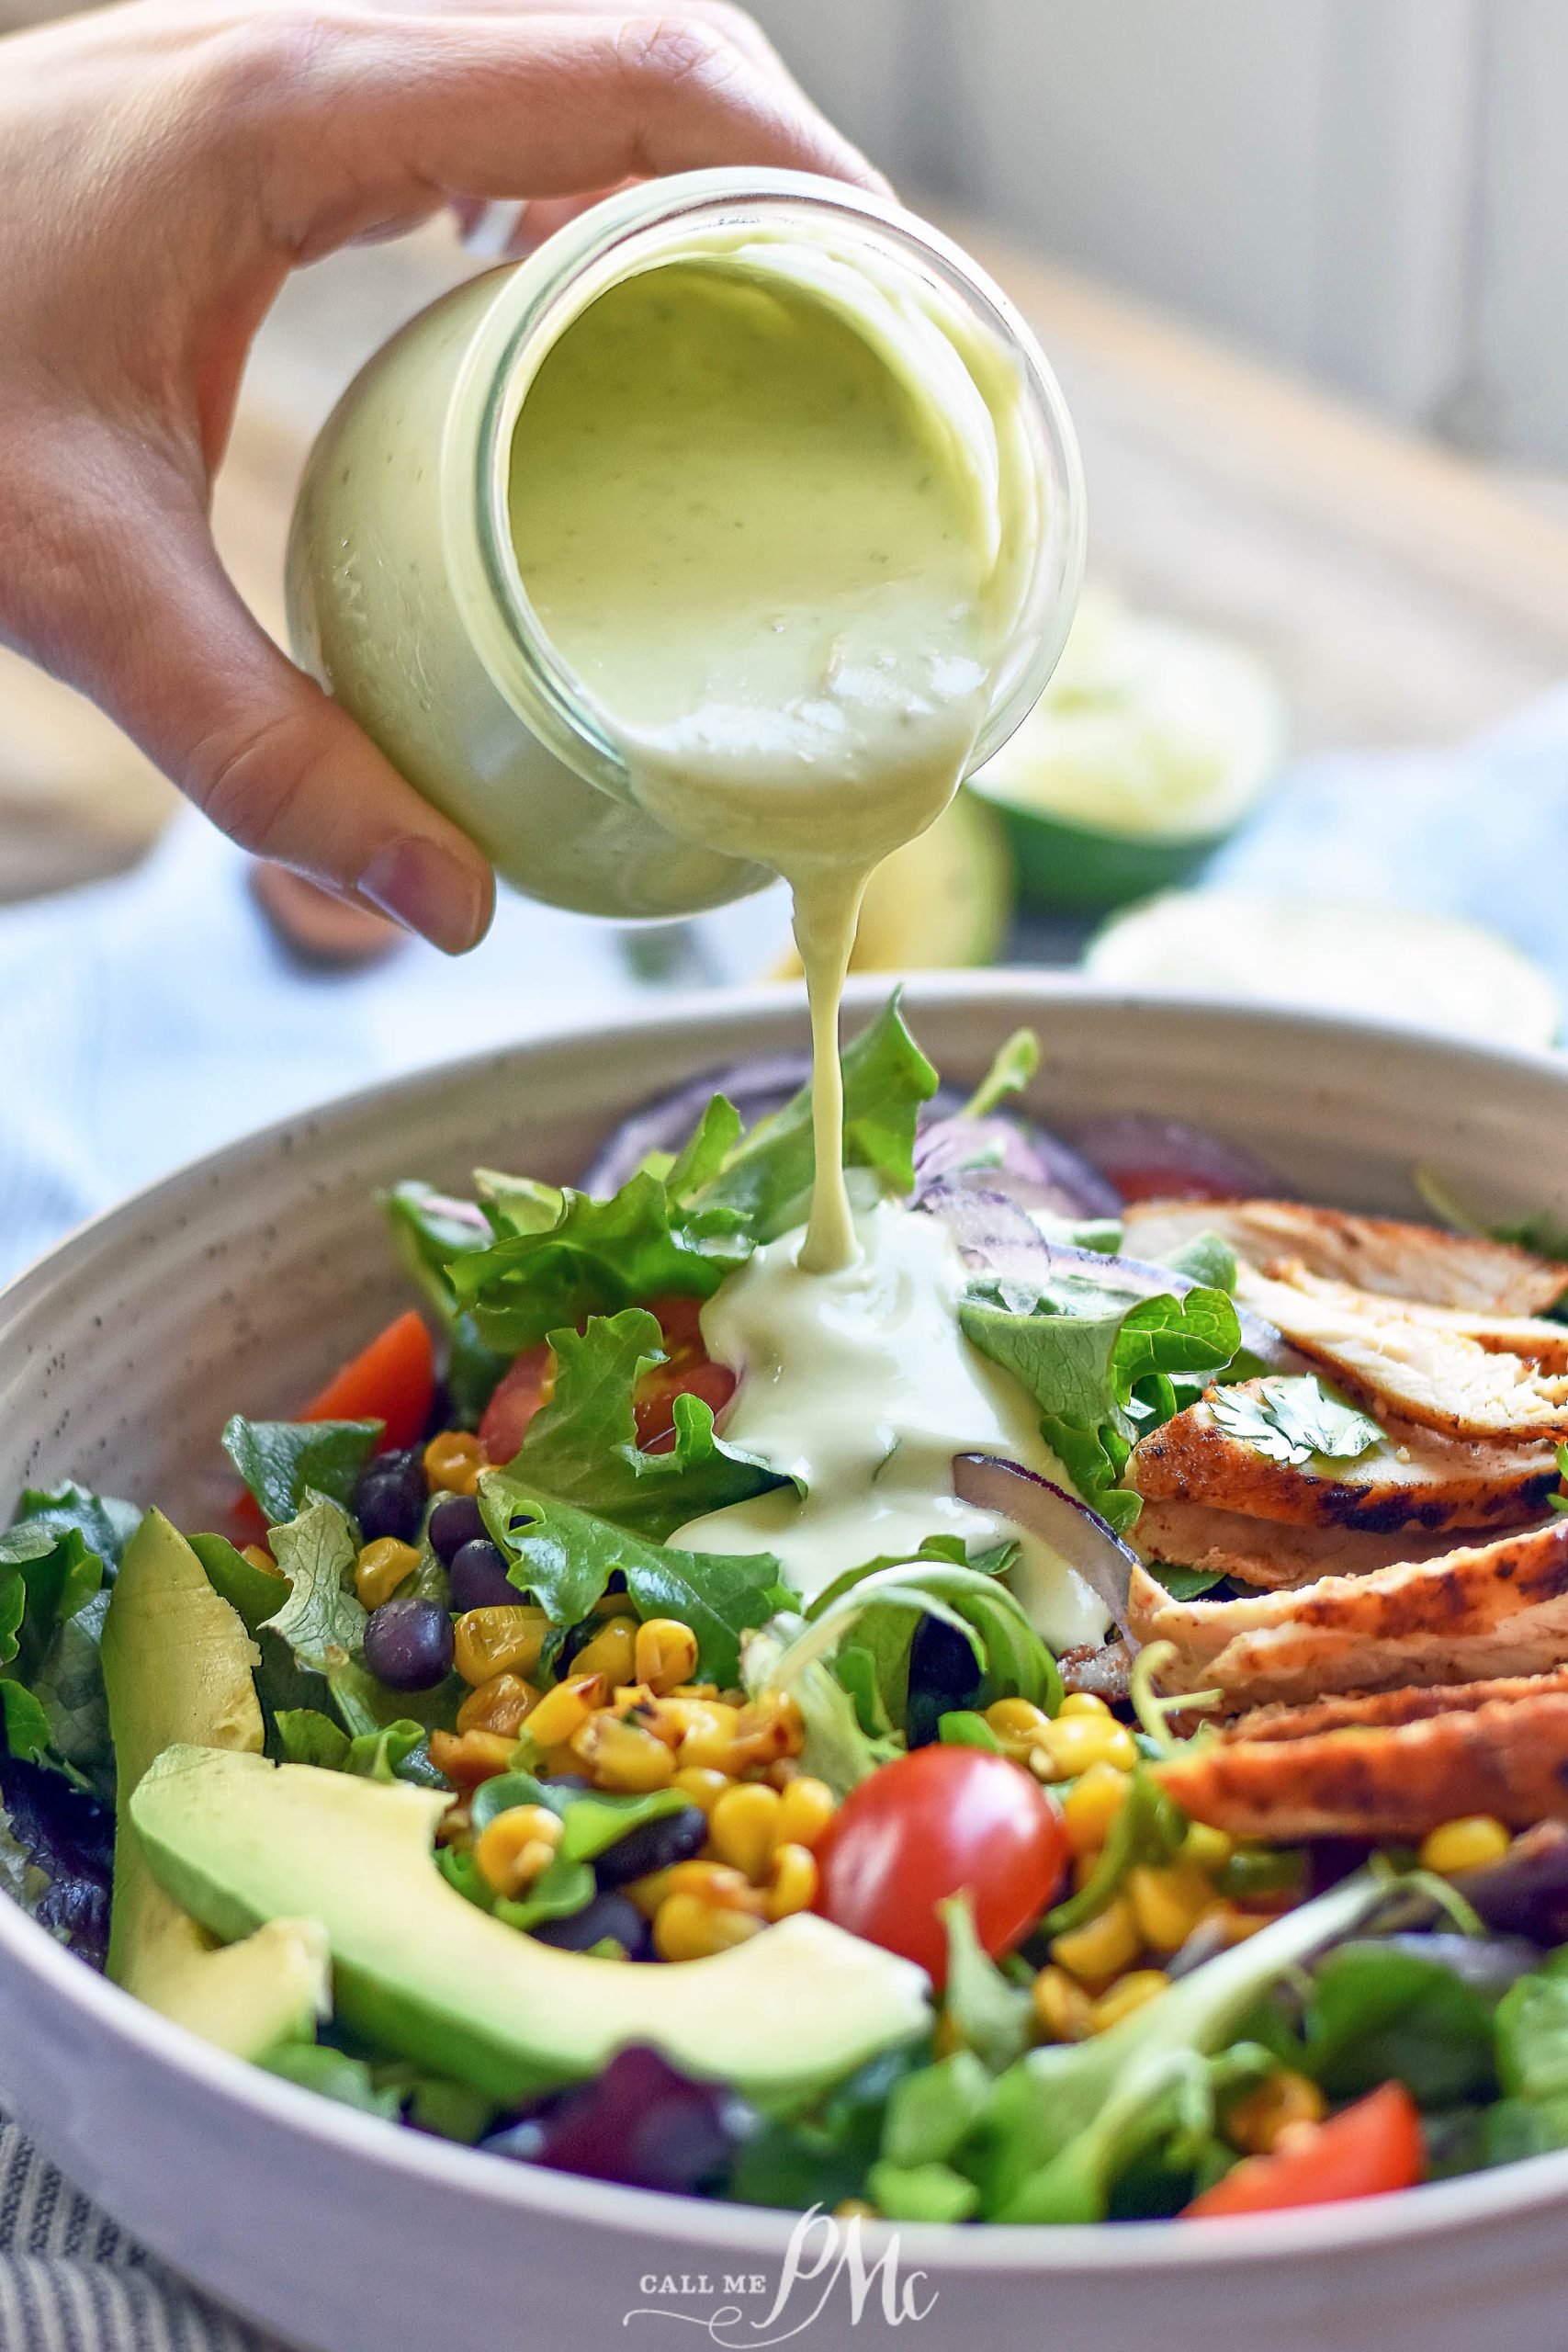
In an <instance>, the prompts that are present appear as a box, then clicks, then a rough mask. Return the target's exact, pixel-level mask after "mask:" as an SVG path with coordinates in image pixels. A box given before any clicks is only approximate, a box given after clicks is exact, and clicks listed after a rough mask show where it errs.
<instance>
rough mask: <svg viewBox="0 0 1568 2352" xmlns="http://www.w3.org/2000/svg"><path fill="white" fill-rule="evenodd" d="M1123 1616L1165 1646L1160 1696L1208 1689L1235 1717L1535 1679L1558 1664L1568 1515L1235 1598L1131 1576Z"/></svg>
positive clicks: (1566, 1594) (1564, 1635) (1563, 1653)
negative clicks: (1246, 1710) (1247, 1711)
mask: <svg viewBox="0 0 1568 2352" xmlns="http://www.w3.org/2000/svg"><path fill="white" fill-rule="evenodd" d="M1129 1616H1130V1622H1131V1624H1132V1630H1133V1633H1134V1636H1135V1638H1136V1639H1137V1640H1138V1641H1139V1642H1156V1641H1165V1642H1169V1643H1170V1644H1171V1645H1172V1646H1173V1648H1174V1651H1175V1657H1174V1660H1173V1661H1172V1662H1171V1663H1170V1665H1169V1666H1168V1668H1167V1669H1166V1671H1165V1672H1163V1673H1162V1674H1161V1676H1160V1678H1159V1679H1160V1682H1161V1685H1162V1687H1163V1688H1164V1689H1165V1690H1167V1691H1198V1690H1201V1689H1205V1688H1209V1687H1213V1688H1217V1689H1219V1690H1220V1691H1223V1692H1224V1696H1225V1699H1226V1701H1227V1702H1228V1703H1229V1704H1230V1705H1231V1706H1232V1708H1233V1710H1234V1709H1235V1708H1239V1707H1244V1706H1252V1705H1258V1704H1260V1703H1261V1702H1264V1701H1266V1700H1270V1699H1281V1700H1289V1701H1292V1702H1302V1701H1306V1700H1310V1699H1315V1698H1318V1697H1320V1696H1322V1695H1324V1694H1325V1693H1328V1692H1333V1691H1392V1690H1398V1689H1402V1688H1404V1686H1406V1685H1409V1684H1423V1683H1443V1682H1471V1681H1475V1680H1477V1679H1484V1678H1490V1677H1493V1676H1496V1675H1515V1674H1540V1673H1544V1672H1547V1671H1549V1670H1550V1669H1551V1668H1555V1667H1556V1666H1557V1665H1558V1664H1559V1662H1560V1661H1561V1660H1562V1659H1563V1658H1565V1657H1568V1519H1562V1518H1559V1519H1556V1520H1554V1521H1552V1523H1551V1525H1550V1526H1549V1527H1542V1528H1538V1529H1534V1530H1531V1531H1529V1532H1526V1533H1523V1534H1519V1535H1510V1536H1505V1537H1503V1538H1502V1539H1500V1540H1499V1541H1498V1542H1496V1543H1493V1544H1481V1545H1478V1546H1474V1547H1469V1548H1465V1549H1461V1550H1458V1551H1452V1552H1447V1553H1444V1554H1442V1555H1440V1556H1439V1557H1438V1558H1436V1559H1432V1560H1422V1561H1411V1562H1408V1563H1402V1564H1400V1565H1398V1566H1393V1567H1386V1568H1376V1569H1373V1570H1372V1572H1371V1574H1370V1575H1368V1576H1360V1577H1346V1576H1335V1577H1322V1578H1320V1579H1319V1581H1318V1582H1317V1583H1315V1584H1311V1585H1305V1586H1303V1587H1301V1588H1300V1589H1297V1590H1295V1591H1289V1592H1284V1591H1282V1592H1262V1593H1249V1594H1247V1596H1246V1597H1245V1598H1243V1599H1240V1600H1186V1601H1179V1600H1172V1599H1171V1598H1170V1596H1169V1594H1168V1593H1167V1592H1166V1591H1165V1590H1164V1589H1163V1588H1162V1587H1161V1586H1159V1585H1158V1584H1156V1581H1155V1580H1154V1578H1153V1577H1151V1576H1149V1575H1148V1573H1147V1571H1146V1570H1145V1569H1143V1568H1139V1569H1136V1570H1134V1574H1133V1577H1132V1579H1131V1591H1130V1595H1129Z"/></svg>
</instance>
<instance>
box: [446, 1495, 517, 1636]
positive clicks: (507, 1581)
mask: <svg viewBox="0 0 1568 2352" xmlns="http://www.w3.org/2000/svg"><path fill="white" fill-rule="evenodd" d="M460 1499H466V1498H460ZM448 1573H449V1574H450V1576H451V1579H452V1606H453V1608H454V1609H504V1608H506V1607H507V1606H508V1605H509V1604H510V1603H512V1602H514V1601H519V1600H522V1598H523V1595H522V1594H521V1592H520V1591H519V1590H518V1589H517V1587H516V1586H515V1585H514V1584H513V1582H512V1580H511V1578H510V1577H508V1575H507V1573H506V1555H505V1553H504V1552H503V1551H502V1548H501V1546H500V1544H492V1543H491V1540H490V1537H489V1536H488V1535H476V1536H474V1537H472V1538H471V1540H470V1541H469V1542H468V1543H467V1544H460V1545H459V1546H458V1548H457V1551H456V1552H454V1554H453V1555H452V1558H451V1562H450V1564H449V1569H448Z"/></svg>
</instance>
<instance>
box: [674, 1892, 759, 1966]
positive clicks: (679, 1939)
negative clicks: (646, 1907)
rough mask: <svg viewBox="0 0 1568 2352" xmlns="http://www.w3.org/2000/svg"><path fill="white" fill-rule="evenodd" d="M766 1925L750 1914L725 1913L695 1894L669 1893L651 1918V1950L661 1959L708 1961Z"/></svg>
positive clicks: (743, 1912) (753, 1934)
mask: <svg viewBox="0 0 1568 2352" xmlns="http://www.w3.org/2000/svg"><path fill="white" fill-rule="evenodd" d="M765 1924H766V1923H765V1922H764V1921H763V1920H761V1919H759V1918H756V1917H753V1915H752V1914H751V1913H750V1912H749V1911H724V1910H720V1909H719V1908H718V1907H717V1905H715V1904H711V1903H705V1902H703V1901H702V1899H701V1897H700V1896H698V1895H695V1894H671V1895H667V1896H666V1897H665V1899H664V1901H663V1902H662V1903H661V1904H660V1906H659V1908H658V1910H657V1911H656V1912H655V1913H654V1915H653V1949H654V1951H656V1952H657V1953H658V1954H659V1957H660V1960H707V1959H709V1958H711V1956H712V1955H713V1954H714V1953H715V1952H720V1951H729V1950H730V1948H731V1947H732V1946H733V1945H735V1944H743V1943H745V1942H746V1941H747V1940H748V1939H749V1938H750V1937H751V1936H755V1935H760V1934H761V1930H762V1928H763V1927H764V1925H765Z"/></svg>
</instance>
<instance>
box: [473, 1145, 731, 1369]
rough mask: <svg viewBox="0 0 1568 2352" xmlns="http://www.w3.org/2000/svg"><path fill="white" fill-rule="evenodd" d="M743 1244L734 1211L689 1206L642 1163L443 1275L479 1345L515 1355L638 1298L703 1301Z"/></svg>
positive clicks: (565, 1199)
mask: <svg viewBox="0 0 1568 2352" xmlns="http://www.w3.org/2000/svg"><path fill="white" fill-rule="evenodd" d="M750 1250H751V1245H750V1240H749V1239H748V1238H747V1237H746V1235H745V1232H744V1230H743V1220H742V1219H741V1218H740V1216H739V1215H738V1214H737V1213H736V1212H735V1211H734V1210H732V1209H729V1208H725V1207H718V1208H705V1209H693V1208H689V1207H687V1206H685V1205H684V1204H682V1203H681V1202H680V1201H679V1200H676V1199H674V1198H673V1197H672V1196H671V1193H670V1191H669V1188H668V1186H667V1185H666V1184H665V1183H663V1182H661V1181H660V1178H659V1177H657V1176H654V1175H652V1174H650V1173H649V1172H648V1171H647V1170H644V1171H642V1172H641V1173H639V1174H638V1175H636V1176H634V1177H633V1178H632V1180H631V1182H629V1183H628V1184H623V1186H622V1187H621V1189H620V1191H619V1192H618V1193H614V1194H613V1195H612V1196H611V1198H610V1199H609V1200H607V1201H595V1200H592V1199H591V1198H590V1197H589V1195H588V1194H587V1193H576V1192H572V1191H570V1190H568V1191H566V1192H564V1193H562V1194H561V1205H560V1213H559V1215H558V1217H557V1219H556V1221H555V1223H554V1224H553V1225H550V1226H547V1227H545V1228H544V1229H543V1230H542V1231H536V1232H531V1233H509V1234H507V1235H504V1236H503V1237H502V1238H501V1239H499V1240H496V1241H493V1242H491V1245H490V1247H489V1248H488V1249H486V1250H470V1251H465V1252H464V1254H462V1255H461V1256H459V1257H457V1258H455V1259H453V1260H452V1261H451V1263H450V1265H449V1266H448V1268H447V1273H448V1275H449V1278H450V1280H451V1283H452V1288H453V1292H454V1295H455V1296H456V1298H457V1304H458V1306H459V1307H460V1308H463V1309H466V1310H467V1311H468V1312H469V1313H470V1314H471V1315H472V1317H473V1320H474V1328H475V1330H476V1331H477V1333H478V1335H479V1339H480V1340H481V1341H482V1342H483V1343H484V1345H485V1346H486V1347H488V1348H495V1349H499V1350H505V1351H510V1352H511V1353H513V1355H516V1354H520V1353H521V1351H523V1350H524V1349H525V1348H532V1347H536V1346H537V1345H538V1343H539V1341H540V1340H543V1339H546V1338H547V1337H548V1335H549V1334H550V1333H551V1332H552V1331H556V1330H559V1329H562V1328H563V1327H566V1326H571V1327H573V1328H575V1327H576V1326H577V1325H579V1324H581V1323H584V1322H586V1321H587V1319H588V1317H590V1316H591V1315H605V1314H614V1313H615V1311H616V1310H617V1309H619V1308H621V1307H623V1306H636V1305H637V1303H638V1301H639V1300H644V1299H649V1298H659V1297H666V1296H671V1295H672V1296H676V1297H682V1298H706V1297H708V1296H710V1295H711V1294H712V1293H713V1292H714V1291H716V1289H717V1288H718V1285H719V1283H721V1282H722V1281H723V1280H724V1277H725V1275H726V1274H728V1273H731V1272H734V1270H735V1268H736V1267H737V1266H740V1265H744V1263H745V1261H746V1260H747V1258H748V1257H749V1256H750Z"/></svg>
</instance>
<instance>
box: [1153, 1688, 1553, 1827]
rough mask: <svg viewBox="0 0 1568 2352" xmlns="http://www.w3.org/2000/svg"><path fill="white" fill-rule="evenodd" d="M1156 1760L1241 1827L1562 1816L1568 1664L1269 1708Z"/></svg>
mask: <svg viewBox="0 0 1568 2352" xmlns="http://www.w3.org/2000/svg"><path fill="white" fill-rule="evenodd" d="M1156 1777H1157V1778H1158V1780H1159V1781H1160V1782H1161V1783H1162V1785H1163V1786H1164V1788H1165V1789H1166V1791H1167V1792H1168V1794H1169V1795H1170V1796H1172V1797H1174V1798H1175V1800H1176V1802H1177V1803H1178V1804H1179V1805H1180V1806H1181V1807H1182V1808H1183V1810H1184V1811H1185V1812H1187V1813H1189V1814H1190V1815H1192V1817H1193V1818H1194V1819H1195V1820H1199V1821H1206V1822H1208V1823H1210V1824H1212V1825H1213V1827H1215V1828H1217V1829H1224V1830H1227V1831H1228V1832H1229V1833H1230V1834H1231V1835H1232V1836H1233V1837H1238V1838H1269V1839H1275V1840H1278V1839H1286V1840H1289V1839H1292V1838H1323V1837H1359V1838H1420V1837H1422V1836H1423V1835H1424V1834H1425V1833H1426V1831H1427V1830H1428V1829H1432V1828H1435V1827H1436V1826H1438V1823H1439V1822H1443V1821H1450V1820H1452V1819H1454V1818H1455V1817H1456V1815H1462V1814H1468V1813H1485V1814H1491V1815H1495V1817H1496V1819H1498V1820H1499V1821H1502V1822H1504V1823H1506V1825H1507V1826H1508V1827H1510V1828H1514V1829H1523V1828H1528V1827H1529V1826H1531V1825H1532V1824H1533V1823H1536V1822H1540V1821H1551V1820H1559V1821H1561V1820H1568V1672H1563V1671H1561V1670H1559V1671H1558V1672H1555V1673H1552V1674H1545V1675H1540V1676H1534V1677H1527V1678H1516V1679H1502V1680H1499V1679H1491V1680H1485V1681H1479V1682H1472V1683H1467V1684H1460V1685H1457V1686H1448V1687H1444V1688H1441V1689H1436V1690H1429V1691H1397V1692H1388V1693H1384V1694H1382V1695H1377V1696H1371V1697H1359V1698H1354V1699H1345V1700H1339V1701H1329V1702H1323V1703H1320V1704H1316V1705H1312V1706H1307V1707H1303V1708H1299V1709H1285V1708H1270V1709H1264V1710H1261V1711H1260V1712H1259V1713H1258V1714H1257V1715H1252V1716H1247V1717H1246V1718H1244V1719H1243V1721H1242V1722H1241V1723H1240V1724H1237V1725H1235V1727H1233V1729H1231V1730H1230V1731H1228V1732H1226V1733H1224V1734H1223V1735H1222V1736H1220V1737H1219V1738H1217V1739H1214V1740H1213V1741H1210V1742H1208V1743H1206V1744H1204V1745H1201V1746H1200V1747H1193V1748H1190V1749H1189V1750H1188V1751H1187V1752H1186V1753H1185V1754H1183V1755H1180V1756H1177V1757H1172V1758H1169V1759H1168V1761H1167V1762H1165V1763H1163V1764H1160V1765H1158V1766H1157V1767H1156Z"/></svg>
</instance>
